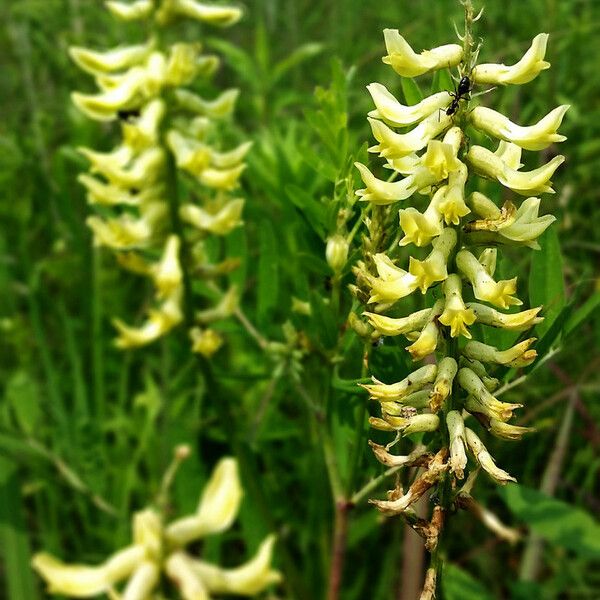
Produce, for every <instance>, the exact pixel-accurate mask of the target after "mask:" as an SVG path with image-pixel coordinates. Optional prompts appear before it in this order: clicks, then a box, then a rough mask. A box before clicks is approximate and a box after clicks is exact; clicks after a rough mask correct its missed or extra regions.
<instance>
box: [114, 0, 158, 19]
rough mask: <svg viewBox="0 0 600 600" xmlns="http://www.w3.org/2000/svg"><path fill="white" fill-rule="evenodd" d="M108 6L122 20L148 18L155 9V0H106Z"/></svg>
mask: <svg viewBox="0 0 600 600" xmlns="http://www.w3.org/2000/svg"><path fill="white" fill-rule="evenodd" d="M106 8H108V10H109V11H110V12H111V13H112V14H113V15H114V16H115V17H117V18H118V19H121V20H122V21H137V20H140V19H147V18H148V17H149V16H150V15H151V14H152V11H153V10H154V1H153V0H135V1H134V2H132V3H126V2H117V1H116V0H109V1H108V2H106Z"/></svg>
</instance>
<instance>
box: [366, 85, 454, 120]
mask: <svg viewBox="0 0 600 600" xmlns="http://www.w3.org/2000/svg"><path fill="white" fill-rule="evenodd" d="M367 90H369V94H371V98H373V102H374V104H375V106H376V110H372V111H371V112H370V113H369V117H372V118H373V119H381V120H383V121H386V122H387V123H389V124H390V125H392V126H393V127H406V126H408V125H414V124H415V123H418V122H419V121H422V120H423V119H425V118H426V117H428V116H429V115H431V114H432V113H434V112H435V111H437V110H440V109H442V108H444V107H446V106H448V104H449V103H450V100H451V98H450V95H449V94H448V92H439V93H437V94H433V95H432V96H428V97H427V98H424V99H423V100H421V102H419V103H417V104H414V105H412V106H405V105H403V104H401V103H400V102H398V100H397V99H396V98H395V96H394V95H393V94H391V93H390V92H389V91H388V89H387V88H386V87H385V86H384V85H382V84H380V83H371V84H369V85H368V86H367Z"/></svg>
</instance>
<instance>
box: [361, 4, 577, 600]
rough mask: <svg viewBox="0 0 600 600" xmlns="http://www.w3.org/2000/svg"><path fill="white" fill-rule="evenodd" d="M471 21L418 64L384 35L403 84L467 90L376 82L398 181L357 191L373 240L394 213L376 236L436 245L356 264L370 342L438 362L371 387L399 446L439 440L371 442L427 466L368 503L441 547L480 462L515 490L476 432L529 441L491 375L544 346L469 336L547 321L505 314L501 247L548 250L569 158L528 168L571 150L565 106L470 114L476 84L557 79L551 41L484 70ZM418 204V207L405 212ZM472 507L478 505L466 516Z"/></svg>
mask: <svg viewBox="0 0 600 600" xmlns="http://www.w3.org/2000/svg"><path fill="white" fill-rule="evenodd" d="M466 4H469V6H470V3H466ZM469 11H470V12H469ZM474 20H476V19H473V16H472V9H470V8H468V9H467V20H466V22H467V32H466V33H465V37H464V40H463V41H464V43H463V45H462V46H459V45H456V44H449V45H446V46H440V47H439V48H434V49H433V50H429V51H423V52H422V53H421V54H415V53H414V52H413V51H412V49H411V48H410V46H409V44H408V43H407V42H406V41H405V40H404V38H403V37H402V36H401V35H400V33H399V32H398V31H392V30H385V31H384V38H385V43H386V47H387V55H386V56H385V57H384V59H383V62H384V63H386V64H389V65H391V66H392V68H393V69H394V70H395V71H396V72H397V73H398V74H400V75H401V76H403V77H413V76H417V75H422V74H424V73H428V72H430V71H434V70H436V69H443V68H448V67H453V66H457V67H458V77H457V81H458V80H460V82H461V83H460V86H459V88H458V90H457V91H456V92H455V93H454V94H452V95H451V94H449V93H448V92H438V93H434V94H433V95H431V96H429V97H428V98H424V99H423V100H421V101H420V102H418V103H417V104H415V105H413V106H405V105H403V104H402V103H401V102H400V101H399V100H397V99H396V98H395V97H394V95H393V94H392V93H391V92H390V91H388V90H387V89H386V88H385V87H384V86H382V85H380V84H378V83H372V84H370V85H369V86H367V89H368V91H369V93H370V94H371V96H372V98H373V101H374V103H375V110H374V111H372V112H370V113H369V123H370V125H371V129H372V131H373V135H374V137H375V139H376V140H377V142H378V143H377V145H374V146H372V147H371V148H369V151H370V152H372V153H375V154H377V155H378V156H379V157H381V158H382V159H384V161H385V163H386V164H385V167H386V168H387V169H389V170H390V171H391V174H392V175H391V177H388V178H386V179H379V178H378V177H377V176H376V175H375V174H373V172H372V171H371V170H370V169H369V167H367V166H366V165H364V164H361V163H357V164H356V167H357V168H358V170H359V172H360V175H361V177H362V180H363V182H364V188H363V189H360V190H358V191H357V192H356V193H357V195H358V196H360V197H361V198H362V200H363V201H367V202H369V203H371V208H370V210H371V212H372V214H371V217H370V218H369V219H368V221H367V226H368V227H369V233H370V234H373V231H371V230H372V228H373V226H372V223H374V222H379V223H381V222H385V219H382V218H379V219H376V218H375V215H376V214H381V213H377V211H388V212H387V213H385V214H390V211H393V210H395V209H396V206H398V207H399V224H400V230H401V231H398V232H394V231H391V232H390V231H387V232H386V235H385V236H384V235H381V233H379V238H380V239H381V238H387V239H389V240H391V239H397V240H399V245H400V246H408V247H411V246H413V247H420V248H427V247H430V248H431V249H430V251H429V254H428V255H426V257H425V258H424V259H418V258H416V257H415V256H411V257H410V261H409V265H408V270H405V269H406V268H405V267H404V268H403V267H402V266H401V265H400V264H397V263H398V260H397V259H396V258H395V256H396V250H395V249H394V247H392V248H391V249H389V250H386V251H385V252H383V251H381V250H378V251H376V253H372V254H371V253H369V252H368V251H366V252H365V255H364V257H363V260H362V261H361V262H359V263H358V265H357V267H356V268H355V273H356V275H357V284H358V285H357V287H356V288H355V289H356V290H357V294H358V296H359V298H363V299H367V300H366V301H367V303H368V304H369V311H368V312H365V313H364V314H365V316H366V318H367V319H368V322H369V324H370V325H371V326H372V327H373V332H372V334H371V338H372V339H377V338H379V337H381V336H405V337H406V338H407V339H408V340H409V342H410V343H409V345H408V346H407V347H406V349H407V350H408V352H409V353H410V354H411V357H412V359H413V360H414V361H420V360H423V359H426V358H428V361H427V364H426V365H425V366H422V367H420V368H417V369H416V370H415V371H414V372H413V373H411V374H410V375H408V376H407V377H406V378H405V379H403V380H402V381H399V382H395V383H393V382H392V383H383V382H381V381H378V380H376V379H374V380H373V383H372V384H368V385H364V386H363V387H364V388H365V389H366V390H367V391H368V392H369V394H370V397H371V398H372V399H373V400H375V401H377V402H378V403H379V404H380V406H381V417H372V418H371V419H370V422H371V425H372V427H374V428H375V429H379V430H383V431H389V432H395V433H396V439H395V441H397V440H398V439H399V438H400V436H405V435H407V434H409V433H419V432H435V435H434V436H433V437H432V438H431V437H430V438H429V439H432V440H433V441H432V442H431V443H430V448H429V449H423V450H422V451H419V452H417V449H415V452H413V453H411V454H410V455H409V456H398V455H395V454H392V453H391V452H390V448H391V446H392V445H393V444H394V442H395V441H394V442H392V443H390V444H389V445H388V446H386V447H383V446H379V445H377V444H374V443H371V445H372V447H373V449H374V451H375V455H376V457H377V459H378V460H379V461H380V462H382V463H383V464H385V465H387V466H398V465H408V466H410V465H412V466H419V467H421V468H422V471H421V474H420V475H419V476H418V477H417V479H416V480H415V481H414V483H413V484H412V485H411V487H410V489H409V490H408V491H407V492H404V491H402V490H394V491H392V492H390V493H389V499H388V500H372V502H373V503H374V504H375V505H376V506H377V508H379V510H381V511H382V512H384V513H386V514H402V515H403V516H404V517H405V519H406V520H407V522H408V523H409V524H411V525H412V526H414V527H415V529H416V530H417V531H419V532H421V533H423V532H424V531H427V536H426V539H427V546H428V549H429V550H432V551H435V549H436V547H437V539H438V537H439V534H440V532H441V530H442V527H443V523H444V518H445V514H446V512H447V510H448V509H449V507H450V506H451V504H452V502H453V498H454V497H455V496H456V494H457V493H458V492H454V491H453V490H455V489H456V483H457V480H462V479H464V477H465V473H466V472H468V471H469V470H470V469H472V466H471V465H474V466H479V467H481V468H482V469H483V470H484V471H486V472H487V473H488V475H489V476H490V477H491V478H492V479H494V480H495V481H496V482H498V483H500V484H505V483H507V482H508V481H514V478H513V477H512V476H511V475H509V474H508V473H506V472H505V471H503V470H502V469H500V468H499V467H497V466H496V464H495V462H494V460H493V458H492V457H491V455H490V454H489V452H488V451H487V450H486V448H485V446H484V444H483V442H482V441H481V439H480V437H479V436H480V435H481V433H477V432H476V431H477V429H478V427H483V429H484V430H487V431H489V432H490V433H491V434H492V435H494V436H496V437H500V438H504V439H519V438H520V437H521V436H522V435H523V434H524V433H526V432H527V431H529V429H528V428H525V427H518V426H516V425H512V424H510V423H509V421H510V419H511V417H512V415H513V412H514V411H515V410H516V409H517V408H519V407H520V405H518V404H511V403H506V402H502V401H501V400H499V399H498V398H497V397H495V396H494V392H495V391H496V390H497V388H498V387H499V382H498V380H497V379H495V378H493V376H492V375H491V374H490V371H491V369H493V368H494V366H495V365H503V366H506V367H514V368H520V367H525V366H528V365H530V364H531V363H532V362H533V361H534V360H535V358H536V352H535V350H534V349H533V348H532V345H533V343H534V342H535V338H533V337H529V338H528V339H525V340H523V341H520V342H518V343H516V344H515V345H514V346H513V347H511V348H508V349H499V348H495V347H493V346H490V345H486V344H483V343H482V342H479V341H477V340H475V339H473V338H474V334H473V331H472V330H471V328H472V326H473V325H474V324H476V323H479V324H481V325H483V326H489V327H496V328H501V329H506V330H509V331H525V330H527V329H529V328H531V327H532V326H534V325H535V324H537V323H539V322H540V321H541V320H542V317H540V316H538V314H539V312H540V310H541V307H535V308H530V309H526V310H523V311H521V312H511V313H506V312H503V311H505V310H506V309H508V308H510V307H511V306H520V305H522V304H523V302H522V301H521V300H520V299H519V297H518V295H517V288H518V286H517V278H516V277H514V278H512V279H506V280H502V279H498V278H497V277H495V268H496V255H497V252H498V247H502V246H504V245H513V246H528V247H530V248H539V246H538V244H537V241H536V240H537V238H538V237H539V236H540V235H541V234H542V233H543V232H544V231H545V229H546V228H547V227H548V226H549V225H550V224H551V223H552V222H553V221H554V217H553V216H550V215H546V216H538V211H539V208H540V199H539V197H536V196H535V195H540V194H543V193H553V192H554V190H553V189H552V183H551V181H550V178H551V177H552V175H553V174H554V172H555V170H556V169H557V167H558V166H559V165H560V164H561V163H562V162H563V160H564V157H563V156H555V157H554V158H552V159H551V160H550V161H549V162H547V163H546V164H544V165H542V166H541V167H539V168H536V169H533V170H529V171H525V170H522V166H523V165H522V164H521V157H522V151H523V150H528V151H536V150H542V149H545V148H547V147H548V146H549V145H550V144H554V143H557V142H562V141H563V140H565V137H564V136H563V135H560V134H559V133H558V132H557V129H558V127H559V125H560V124H561V121H562V119H563V117H564V115H565V112H566V110H567V109H568V106H559V107H558V108H556V109H554V110H553V111H551V112H550V113H549V114H548V115H546V116H545V117H543V118H542V119H541V120H539V121H538V122H537V123H535V124H533V125H531V126H522V125H516V124H515V123H513V122H511V121H510V120H509V119H508V118H507V117H505V116H504V115H502V114H500V113H498V112H496V111H494V110H492V109H490V108H486V107H483V106H477V107H475V108H473V107H472V106H470V102H471V100H472V97H471V88H472V86H473V85H474V84H479V83H485V84H499V85H505V84H523V83H527V82H529V81H531V80H532V79H534V78H535V77H536V76H537V75H538V74H539V73H540V72H541V71H543V70H544V69H547V68H548V67H549V63H547V62H546V61H545V60H544V54H545V49H546V43H547V39H548V35H547V34H540V35H538V36H537V37H536V38H535V39H534V41H533V43H532V46H531V48H530V50H529V51H528V52H527V53H526V54H525V56H523V58H522V59H521V60H520V61H518V63H516V64H515V65H513V66H509V67H507V66H505V65H491V64H485V65H479V66H477V65H476V64H475V62H476V60H477V55H478V50H479V48H477V49H474V48H473V42H472V36H471V34H470V26H471V25H472V23H473V22H474ZM461 88H462V89H461ZM472 128H475V129H477V130H479V131H480V132H482V133H483V134H485V136H486V137H485V138H484V137H483V136H481V138H482V139H490V138H496V139H497V140H498V142H497V143H496V144H494V142H493V141H492V148H491V149H488V148H486V147H484V146H480V145H476V144H473V143H471V142H470V137H469V132H470V131H471V130H472ZM475 175H477V176H480V177H484V178H488V179H491V180H494V181H497V182H498V183H500V184H501V185H502V186H504V187H505V188H507V192H508V193H509V194H510V192H514V194H515V195H511V197H510V199H509V200H507V201H506V203H505V204H504V206H502V207H498V206H497V205H496V203H495V202H493V201H492V200H491V199H490V198H487V197H486V196H484V195H483V194H481V193H479V192H477V191H471V190H472V189H473V187H474V186H473V183H472V182H473V181H474V180H476V178H475V177H474V176H475ZM518 196H526V199H524V200H519V199H518ZM423 197H424V201H423ZM409 199H410V200H411V204H414V205H413V206H407V202H406V201H407V200H409ZM419 206H423V209H420V208H418V207H419ZM392 207H393V208H392ZM372 237H376V236H373V235H372ZM386 247H387V246H386ZM428 290H431V291H433V293H430V294H429V295H428V296H429V297H430V298H431V300H430V301H429V304H430V306H429V308H425V309H422V310H419V311H417V312H414V313H412V314H408V315H406V314H404V315H403V316H394V317H391V316H386V315H384V314H381V313H384V312H386V311H387V310H389V309H390V308H392V307H393V308H394V310H395V315H398V314H400V315H402V305H401V304H400V303H399V301H402V299H403V298H406V297H407V296H409V295H411V294H414V293H417V291H419V292H421V294H425V293H427V292H428ZM397 303H398V305H397ZM430 435H431V434H430ZM418 448H423V446H419V447H418ZM470 485H471V484H469V486H470ZM433 486H437V490H438V491H437V497H438V498H440V503H439V505H438V506H436V508H435V509H434V514H433V516H432V518H431V522H430V523H427V527H425V525H424V524H423V523H422V519H420V520H419V519H417V521H415V519H416V517H415V516H414V512H413V511H412V508H411V507H412V505H413V504H414V503H415V502H416V501H417V500H418V499H419V498H420V497H421V496H422V495H423V494H424V493H425V492H426V491H427V490H428V489H430V488H432V487H433ZM465 493H466V492H465ZM473 502H474V501H473V500H472V498H470V496H469V502H468V503H467V504H468V505H469V507H471V508H472V506H473ZM459 505H460V503H459ZM478 512H479V514H483V512H482V511H478ZM486 514H487V513H486ZM486 522H487V523H489V522H490V519H486ZM432 531H433V534H432ZM505 537H506V536H505ZM436 575H437V567H435V565H433V562H432V569H430V571H429V572H428V575H427V581H426V585H425V590H424V595H423V596H422V597H423V598H432V597H433V594H435V586H436V583H435V578H436Z"/></svg>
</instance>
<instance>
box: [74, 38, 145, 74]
mask: <svg viewBox="0 0 600 600" xmlns="http://www.w3.org/2000/svg"><path fill="white" fill-rule="evenodd" d="M154 45H155V41H154V40H153V39H150V40H149V41H148V42H147V43H145V44H136V45H133V46H117V47H116V48H113V49H111V50H107V51H105V52H98V51H95V50H90V49H88V48H81V47H79V46H71V47H70V48H69V55H70V56H71V58H72V59H73V61H74V62H75V63H76V64H77V66H78V67H79V68H81V69H82V70H84V71H86V72H87V73H90V74H91V75H98V74H99V73H112V72H114V71H120V70H122V69H128V68H130V67H134V66H136V65H140V64H143V63H144V62H145V61H146V59H147V58H148V56H149V55H150V53H151V52H152V50H153V49H154Z"/></svg>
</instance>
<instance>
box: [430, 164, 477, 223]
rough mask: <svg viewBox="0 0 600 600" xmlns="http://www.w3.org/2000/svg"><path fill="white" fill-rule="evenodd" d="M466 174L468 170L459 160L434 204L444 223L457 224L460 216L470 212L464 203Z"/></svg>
mask: <svg viewBox="0 0 600 600" xmlns="http://www.w3.org/2000/svg"><path fill="white" fill-rule="evenodd" d="M468 176H469V171H468V169H467V167H466V165H465V164H463V163H461V162H460V161H459V167H458V168H457V170H456V171H453V172H452V173H450V174H449V177H448V185H447V186H446V188H445V191H444V194H443V195H442V196H440V198H439V200H438V202H437V204H436V208H437V210H438V211H439V213H440V214H441V215H442V216H443V217H444V221H445V223H446V225H450V224H453V225H458V224H459V223H460V220H461V218H462V217H464V216H465V215H468V214H469V213H470V212H471V210H470V209H469V207H468V206H467V205H466V204H465V184H466V183H467V178H468Z"/></svg>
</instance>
